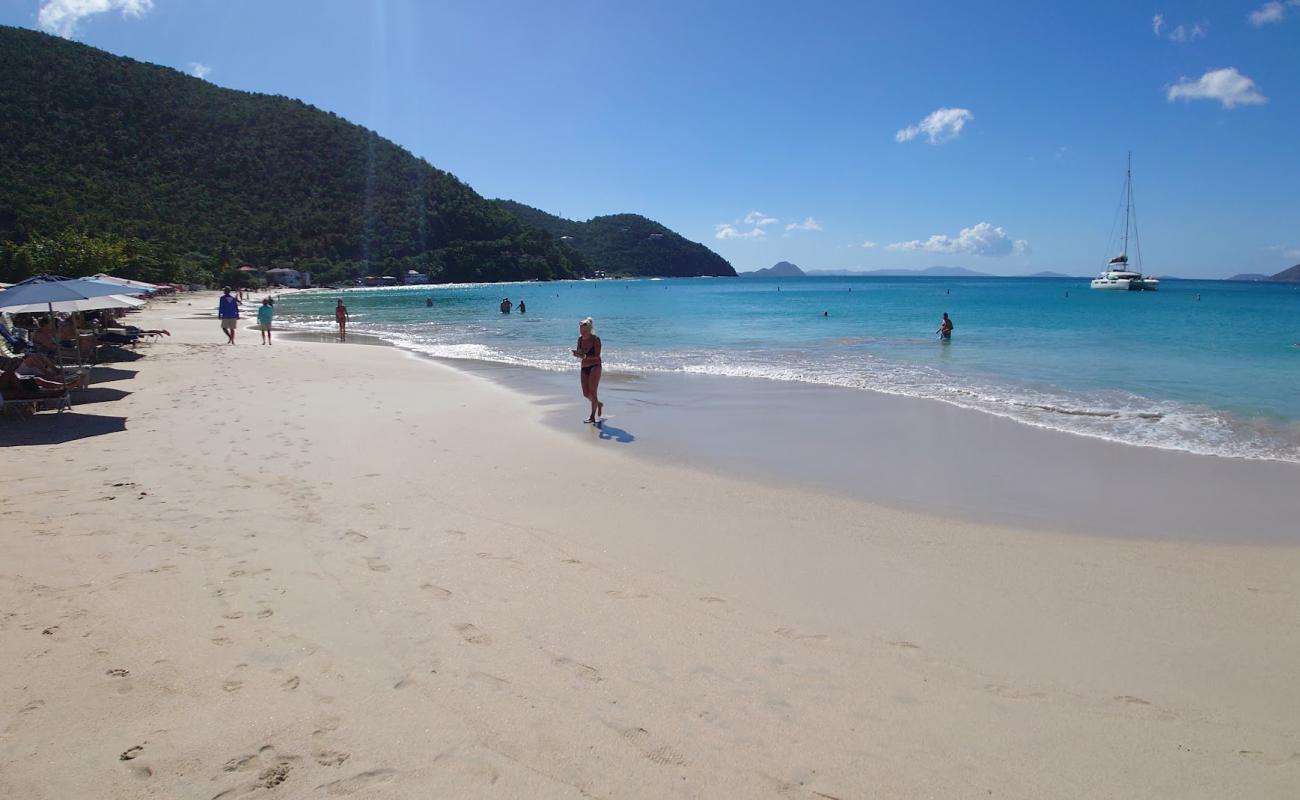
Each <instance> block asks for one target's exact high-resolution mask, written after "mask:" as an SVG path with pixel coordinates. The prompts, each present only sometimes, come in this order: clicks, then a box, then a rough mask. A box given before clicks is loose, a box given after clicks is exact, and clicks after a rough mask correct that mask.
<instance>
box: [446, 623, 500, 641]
mask: <svg viewBox="0 0 1300 800" xmlns="http://www.w3.org/2000/svg"><path fill="white" fill-rule="evenodd" d="M452 627H453V628H455V629H456V632H457V633H459V634H460V638H462V639H464V640H465V641H467V642H469V643H470V644H491V643H492V638H491V637H490V636H488V635H487V634H486V633H484V632H483V631H481V630H479V629H478V626H477V625H474V624H473V623H472V622H462V623H460V624H458V625H452Z"/></svg>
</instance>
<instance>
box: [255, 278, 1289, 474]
mask: <svg viewBox="0 0 1300 800" xmlns="http://www.w3.org/2000/svg"><path fill="white" fill-rule="evenodd" d="M507 296H508V297H510V298H511V300H513V301H515V302H518V301H519V300H520V299H521V298H522V299H523V300H525V301H526V303H527V306H528V313H527V314H526V315H520V314H518V313H512V314H509V315H504V314H501V313H500V311H499V310H498V304H499V302H500V300H501V298H502V297H507ZM338 297H343V298H344V300H345V302H346V304H347V306H348V308H349V311H350V312H351V315H352V318H353V323H352V330H354V331H356V332H358V333H362V332H364V333H371V334H375V335H377V336H379V337H382V338H384V339H386V340H389V341H391V342H393V343H395V344H397V345H399V346H402V347H406V348H409V349H412V350H415V351H418V352H422V353H427V354H429V355H433V356H437V357H441V358H449V359H481V360H487V361H495V362H503V363H510V364H518V365H522V366H528V367H534V368H538V369H546V370H573V369H575V368H576V367H575V364H576V362H575V361H574V359H573V358H572V357H571V356H570V355H569V350H570V349H571V348H572V347H573V342H574V340H575V338H576V335H577V322H578V320H579V319H580V318H581V317H584V316H587V315H591V316H592V317H594V318H595V320H596V327H597V332H598V333H599V334H600V336H601V338H602V341H603V344H604V355H605V364H606V372H607V373H608V372H611V371H615V370H618V371H628V372H662V371H667V372H679V373H700V374H710V375H735V376H747V377H759V378H768V379H771V380H777V381H796V382H807V383H820V384H827V385H833V386H842V387H848V388H853V389H870V390H876V391H881V392H889V393H892V394H901V395H909V396H915V397H926V398H932V399H936V400H941V401H944V402H948V403H953V404H955V405H959V406H963V407H966V408H971V409H975V410H978V411H982V412H985V413H990V414H997V415H999V416H1004V417H1009V418H1011V419H1015V420H1018V421H1020V422H1023V423H1025V424H1029V425H1037V426H1041V427H1045V428H1051V429H1055V430H1060V431H1066V432H1069V433H1075V434H1080V435H1086V436H1095V437H1100V438H1105V439H1111V440H1114V441H1119V442H1124V443H1128V444H1134V445H1145V446H1152V447H1163V448H1170V449H1177V450H1186V451H1189V452H1193V453H1202V454H1212V455H1221V456H1233V457H1243V458H1260V459H1274V460H1282V461H1290V462H1296V463H1300V395H1298V392H1300V347H1297V346H1295V345H1296V343H1297V342H1300V290H1298V289H1297V287H1296V286H1294V285H1292V286H1288V285H1283V284H1251V283H1234V282H1224V281H1179V280H1166V281H1164V282H1162V284H1161V288H1160V291H1159V292H1156V293H1147V292H1104V291H1094V290H1091V289H1089V288H1088V282H1087V280H1075V279H1071V280H1066V279H1016V278H972V279H951V278H876V277H863V278H795V279H788V278H787V279H775V278H759V279H748V278H744V279H726V278H696V279H666V280H635V281H619V280H607V281H581V282H558V283H524V284H487V285H453V286H418V287H409V288H398V287H394V288H384V289H350V290H346V291H327V290H321V291H319V292H303V293H298V294H295V295H294V296H292V297H286V298H284V299H283V300H282V301H281V302H280V304H279V305H278V306H277V319H278V321H280V322H284V323H287V324H289V325H290V326H293V327H300V328H330V327H332V326H333V313H332V309H333V306H334V301H335V299H336V298H338ZM426 298H432V299H433V307H432V308H428V307H426V305H425V300H426ZM1198 298H1199V299H1198ZM945 311H946V312H948V314H949V315H950V316H951V317H952V319H953V321H954V323H955V326H956V327H955V331H954V334H953V339H952V341H951V342H949V343H941V342H940V341H939V340H938V337H937V336H936V335H935V333H934V331H935V329H936V328H937V327H938V323H939V318H940V315H941V314H942V313H943V312H945ZM823 312H829V316H823Z"/></svg>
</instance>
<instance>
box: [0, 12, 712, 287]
mask: <svg viewBox="0 0 1300 800" xmlns="http://www.w3.org/2000/svg"><path fill="white" fill-rule="evenodd" d="M0 116H2V117H3V119H4V121H5V122H4V124H3V125H0V281H5V282H13V281H17V280H21V279H23V278H26V277H28V276H30V275H33V274H39V273H42V272H54V273H59V274H64V275H68V276H73V277H75V276H79V275H88V274H93V273H96V272H101V271H102V272H109V273H112V274H114V275H118V276H120V277H125V278H136V279H140V280H145V281H153V282H173V281H175V282H183V283H202V284H212V283H216V282H220V283H226V284H230V285H244V283H245V282H246V281H247V280H249V279H248V276H247V273H245V272H241V271H239V269H238V267H239V266H240V265H241V264H251V265H253V266H256V267H260V268H264V269H265V268H271V267H290V268H294V269H298V270H302V271H307V272H311V273H312V277H313V280H314V282H315V283H317V284H328V283H334V282H346V281H350V280H353V279H357V278H361V277H364V276H385V275H388V276H398V275H405V274H407V272H408V271H414V272H415V273H418V274H420V275H424V276H428V278H429V279H430V280H432V281H434V282H468V281H515V280H552V279H561V278H581V277H586V276H591V275H594V274H595V273H596V272H597V271H600V270H604V271H607V272H610V273H612V274H622V275H665V276H670V275H671V276H676V275H733V274H735V273H734V270H733V269H732V268H731V265H730V264H728V263H727V262H726V261H725V260H724V259H722V258H721V257H720V256H718V255H717V254H716V253H713V252H712V251H710V250H709V249H708V248H706V247H704V246H703V245H699V244H695V243H692V242H687V241H686V240H685V239H683V238H682V237H680V236H678V235H677V234H675V233H673V232H672V231H670V230H668V229H667V228H665V227H663V226H662V225H659V224H658V223H655V222H653V221H651V220H648V219H645V218H644V217H638V216H636V215H631V214H628V215H616V216H613V217H597V218H596V219H593V220H591V221H589V222H587V223H571V225H573V226H577V227H575V228H574V229H573V230H572V231H568V232H565V233H557V232H553V231H557V230H558V228H559V226H558V225H557V224H553V222H552V221H556V220H559V218H558V217H551V216H550V215H547V214H544V212H540V211H536V210H535V209H527V207H525V206H520V205H518V204H510V203H509V202H500V203H494V202H492V201H490V200H487V199H485V198H483V197H482V196H480V195H479V194H478V193H477V192H475V191H474V190H473V189H472V188H471V187H470V186H468V185H467V184H465V183H464V182H463V181H461V180H459V179H458V178H456V176H454V175H452V174H450V173H448V172H445V171H443V170H440V169H437V168H436V167H434V166H432V165H431V164H429V163H428V162H426V161H425V160H423V159H421V158H417V157H416V156H414V155H413V154H411V153H410V152H408V151H407V150H405V149H404V148H402V147H400V146H398V145H397V144H395V143H393V142H391V141H389V140H387V139H385V138H383V137H381V136H379V135H378V134H377V133H375V132H374V131H371V130H367V129H366V128H363V127H361V126H360V125H355V124H353V123H351V122H348V121H347V120H345V119H342V118H341V117H339V116H337V115H335V114H332V113H328V112H325V111H321V110H320V109H317V108H314V107H312V106H310V105H307V104H306V103H303V102H300V101H298V100H293V99H290V98H287V97H277V96H271V95H265V94H255V93H251V92H242V91H235V90H232V89H224V88H221V87H219V86H215V85H213V84H212V83H209V82H208V81H205V80H201V79H199V78H194V77H191V76H189V75H186V74H184V73H182V72H180V71H178V70H175V69H171V68H168V67H162V66H158V65H155V64H147V63H142V62H139V61H135V60H133V59H130V58H124V57H121V56H116V55H113V54H111V53H107V52H105V51H103V50H98V49H96V48H93V47H89V46H87V45H84V44H81V43H79V42H74V41H69V40H67V39H63V38H60V37H57V36H51V35H48V34H44V33H39V32H36V31H31V30H25V29H22V28H13V27H7V26H0ZM453 121H454V120H453ZM512 209H513V211H514V212H519V213H517V214H516V213H513V212H512ZM562 222H568V221H562ZM566 230H567V229H566ZM565 236H571V237H572V239H571V240H570V239H565V238H564V237H565Z"/></svg>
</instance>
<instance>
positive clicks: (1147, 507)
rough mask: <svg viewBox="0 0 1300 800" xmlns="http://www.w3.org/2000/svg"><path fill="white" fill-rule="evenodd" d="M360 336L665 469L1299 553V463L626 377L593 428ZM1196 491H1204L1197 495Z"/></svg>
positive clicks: (571, 393)
mask: <svg viewBox="0 0 1300 800" xmlns="http://www.w3.org/2000/svg"><path fill="white" fill-rule="evenodd" d="M289 335H290V336H293V337H294V338H296V339H299V340H302V341H317V342H327V341H335V337H332V336H331V335H329V334H327V333H323V332H317V331H311V330H301V329H298V330H292V331H291V332H290V333H289ZM362 336H364V337H366V340H365V341H364V342H361V341H358V343H366V344H382V345H384V346H388V347H395V348H397V349H398V350H400V351H402V352H404V353H407V354H410V355H412V356H415V357H417V358H419V359H427V360H431V361H434V362H435V363H439V364H444V365H446V366H449V367H451V368H453V369H457V370H461V371H464V372H467V373H469V374H472V375H478V376H483V377H486V378H488V379H489V380H491V381H493V382H495V383H497V384H500V385H502V386H506V387H508V388H509V389H511V390H512V391H516V392H520V393H522V394H523V395H524V396H527V397H530V398H532V399H534V400H536V401H537V402H540V403H542V404H543V406H544V407H546V408H548V409H551V410H550V411H548V412H547V414H546V417H545V419H546V422H547V424H548V425H551V426H552V427H554V428H556V429H557V430H563V431H568V432H570V433H572V434H574V435H577V436H581V437H587V438H591V437H592V436H593V435H594V436H595V438H598V439H600V438H603V439H607V440H612V441H613V442H615V443H619V444H626V445H629V447H628V448H627V449H628V450H629V451H630V452H632V453H634V454H635V455H637V456H639V457H647V458H650V459H653V460H654V461H656V462H658V463H661V464H671V463H692V464H695V465H697V466H701V467H704V468H707V469H710V470H713V471H716V472H718V473H720V474H724V475H732V476H738V477H742V478H745V479H749V480H758V481H761V482H763V483H765V484H768V485H772V486H783V485H794V486H799V487H801V488H804V489H807V490H810V491H815V492H820V493H829V494H834V495H838V496H842V497H847V498H851V499H857V500H862V501H865V502H870V503H876V504H882V505H885V506H888V507H892V508H898V509H904V510H913V511H925V512H927V513H939V514H941V515H943V516H945V517H948V518H951V519H955V520H970V521H976V522H988V523H993V524H1006V525H1013V526H1016V527H1021V528H1026V529H1034V530H1041V529H1052V530H1059V531H1062V532H1067V533H1083V534H1088V535H1102V536H1119V537H1132V536H1137V537H1155V538H1173V539H1180V538H1181V539H1200V540H1224V538H1225V536H1227V537H1231V538H1230V539H1228V540H1229V541H1245V542H1258V543H1272V544H1284V545H1285V544H1300V532H1297V531H1296V530H1294V526H1293V524H1292V523H1293V521H1294V520H1295V519H1300V498H1296V497H1294V496H1293V493H1292V492H1291V487H1292V486H1294V485H1296V483H1297V481H1300V465H1296V464H1292V463H1290V462H1283V461H1270V460H1264V459H1249V458H1233V457H1227V456H1211V455H1203V454H1197V453H1189V452H1186V451H1182V450H1173V449H1167V448H1160V447H1153V446H1146V445H1137V444H1127V443H1123V442H1116V441H1113V440H1109V439H1103V438H1099V437H1092V436H1087V435H1084V434H1077V433H1070V432H1064V431H1057V430H1053V429H1049V428H1040V427H1038V426H1034V425H1031V424H1028V423H1025V422H1022V421H1020V420H1016V419H1011V418H1006V417H999V416H997V415H993V414H989V413H987V412H984V411H981V410H978V409H969V408H963V407H961V406H957V405H954V404H951V403H947V402H944V401H942V400H934V399H928V398H919V397H906V396H899V395H893V394H889V393H886V392H878V391H875V390H871V389H850V388H845V387H834V386H821V385H810V384H798V383H791V384H787V383H784V382H780V381H770V380H765V379H761V378H744V377H738V376H710V375H693V374H685V375H675V374H660V373H648V374H647V373H619V372H617V371H616V370H611V371H610V372H609V373H608V374H607V375H605V377H604V379H603V380H602V383H601V388H602V391H603V392H605V393H606V399H607V405H610V407H611V416H610V417H609V420H610V421H609V422H607V423H606V425H605V426H604V430H603V432H599V431H596V432H587V431H584V430H583V429H582V428H578V427H576V426H575V425H573V424H572V422H573V420H571V419H570V417H571V416H574V415H576V414H577V411H574V412H573V414H570V413H569V409H570V408H572V409H577V410H579V411H580V410H581V409H580V408H579V407H580V406H581V405H582V400H581V397H580V396H579V394H578V391H577V387H576V384H577V379H576V377H575V375H571V374H569V373H564V372H556V371H550V370H543V369H538V368H535V367H530V366H527V365H516V364H503V363H498V362H492V361H483V360H478V359H456V358H445V357H440V356H435V355H429V354H427V353H422V352H420V351H419V350H417V349H412V348H408V347H404V346H403V345H401V344H399V343H395V342H391V341H388V340H386V339H384V338H383V337H382V336H379V335H376V334H350V336H349V339H350V340H351V339H353V338H354V337H362ZM574 373H575V374H576V369H575V370H574ZM809 407H812V408H815V409H816V411H815V414H811V415H810V414H808V413H806V409H807V408H809ZM629 408H632V409H634V411H632V412H627V411H624V409H629ZM614 409H618V411H617V414H616V415H615V411H614ZM634 420H635V422H633V421H634ZM621 426H627V427H621ZM629 428H631V429H632V430H629ZM1031 465H1032V466H1031ZM917 476H926V477H925V478H924V479H923V480H922V479H918V478H917ZM1190 486H1195V487H1198V491H1197V492H1196V493H1194V494H1190V495H1189V494H1188V493H1187V488H1188V487H1190ZM1175 497H1177V498H1179V501H1178V504H1177V505H1176V506H1170V504H1169V503H1168V502H1167V498H1175ZM1098 498H1102V502H1099V501H1098Z"/></svg>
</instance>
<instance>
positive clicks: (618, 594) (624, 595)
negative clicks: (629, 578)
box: [605, 589, 650, 600]
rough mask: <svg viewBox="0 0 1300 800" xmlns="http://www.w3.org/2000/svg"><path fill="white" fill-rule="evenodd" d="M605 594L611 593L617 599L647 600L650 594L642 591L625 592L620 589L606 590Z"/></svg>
mask: <svg viewBox="0 0 1300 800" xmlns="http://www.w3.org/2000/svg"><path fill="white" fill-rule="evenodd" d="M605 594H607V595H609V596H610V597H612V598H614V599H615V600H645V599H646V598H647V597H649V596H650V595H648V594H642V593H640V592H636V593H633V592H624V591H620V590H618V589H609V590H607V591H606V592H605Z"/></svg>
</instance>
